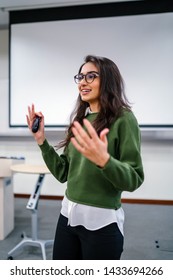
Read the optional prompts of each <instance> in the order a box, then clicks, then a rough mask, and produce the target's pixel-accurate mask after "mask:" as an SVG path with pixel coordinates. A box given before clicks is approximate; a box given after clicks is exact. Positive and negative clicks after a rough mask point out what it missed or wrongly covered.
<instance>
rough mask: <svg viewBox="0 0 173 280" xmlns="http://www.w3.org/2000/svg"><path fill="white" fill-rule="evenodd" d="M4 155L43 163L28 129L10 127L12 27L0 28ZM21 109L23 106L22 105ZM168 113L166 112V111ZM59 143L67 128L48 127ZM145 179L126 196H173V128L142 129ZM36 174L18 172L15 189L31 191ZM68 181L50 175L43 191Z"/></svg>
mask: <svg viewBox="0 0 173 280" xmlns="http://www.w3.org/2000/svg"><path fill="white" fill-rule="evenodd" d="M0 99H1V102H0V156H24V157H25V159H26V160H25V161H26V163H29V164H40V163H41V164H42V163H43V160H42V157H41V154H40V151H39V148H38V146H37V145H36V144H35V142H34V140H33V138H32V137H31V136H30V133H29V131H28V130H27V129H9V128H8V31H7V30H0ZM19 109H20V108H19ZM162 113H166V112H164V111H163V112H162ZM46 133H47V138H48V140H49V141H50V143H51V144H52V145H55V144H56V143H57V141H59V140H60V139H61V138H62V137H63V132H60V131H47V132H46ZM141 133H142V157H143V164H144V170H145V182H144V183H143V185H142V186H141V188H139V190H137V191H135V192H134V193H127V192H124V194H123V198H136V199H158V200H173V190H172V184H173V141H172V139H173V131H165V130H162V131H141ZM36 180H37V176H36V175H25V174H15V175H14V193H16V194H17V193H22V194H30V193H31V192H32V190H33V187H34V184H35V183H36ZM65 188H66V184H60V183H58V182H57V181H56V180H55V179H54V177H53V176H52V175H46V177H45V180H44V183H43V187H42V194H46V195H55V196H58V195H63V194H64V191H65Z"/></svg>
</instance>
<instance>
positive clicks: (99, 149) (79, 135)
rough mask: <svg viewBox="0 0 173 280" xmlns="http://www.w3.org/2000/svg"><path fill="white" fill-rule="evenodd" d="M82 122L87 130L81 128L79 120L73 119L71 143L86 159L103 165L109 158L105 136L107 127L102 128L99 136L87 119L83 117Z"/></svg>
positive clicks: (107, 130)
mask: <svg viewBox="0 0 173 280" xmlns="http://www.w3.org/2000/svg"><path fill="white" fill-rule="evenodd" d="M83 123H84V125H85V127H86V129H87V131H86V130H84V129H83V127H82V126H81V125H80V124H79V122H77V121H75V122H74V123H73V127H72V132H73V135H74V137H72V138H71V143H72V144H73V146H74V147H75V148H76V149H77V150H78V151H79V152H80V153H81V154H82V155H84V156H85V157H86V158H87V159H89V160H91V161H92V162H93V163H95V164H96V165H98V166H99V167H104V166H105V164H106V163H107V162H108V160H109V158H110V155H109V153H108V150H107V148H108V141H107V136H106V135H107V134H108V132H109V129H108V128H105V129H103V130H102V131H101V133H100V137H99V136H98V135H97V133H96V131H95V129H94V127H93V126H92V124H91V123H90V122H89V121H88V120H87V119H84V120H83Z"/></svg>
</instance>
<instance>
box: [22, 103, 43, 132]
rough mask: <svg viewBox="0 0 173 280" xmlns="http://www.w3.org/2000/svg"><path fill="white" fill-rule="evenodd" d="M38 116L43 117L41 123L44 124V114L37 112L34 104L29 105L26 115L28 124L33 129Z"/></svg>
mask: <svg viewBox="0 0 173 280" xmlns="http://www.w3.org/2000/svg"><path fill="white" fill-rule="evenodd" d="M36 116H39V117H41V123H42V124H44V116H43V114H42V113H41V112H35V106H34V104H32V105H31V106H28V115H26V121H27V124H28V127H29V128H30V129H31V127H32V124H33V121H34V119H35V117H36Z"/></svg>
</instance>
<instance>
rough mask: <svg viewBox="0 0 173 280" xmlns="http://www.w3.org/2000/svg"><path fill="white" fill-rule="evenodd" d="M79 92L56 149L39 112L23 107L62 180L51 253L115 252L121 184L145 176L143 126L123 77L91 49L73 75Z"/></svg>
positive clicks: (86, 255) (107, 255)
mask: <svg viewBox="0 0 173 280" xmlns="http://www.w3.org/2000/svg"><path fill="white" fill-rule="evenodd" d="M74 79H75V82H76V83H77V84H78V90H79V96H78V100H77V104H76V108H75V110H74V112H73V114H72V116H71V123H70V125H69V128H68V131H67V136H66V138H65V140H63V141H62V142H60V143H59V145H58V147H64V152H63V154H61V155H60V156H59V155H58V154H57V152H56V151H55V149H54V148H53V147H52V146H50V145H49V144H48V141H47V140H46V138H45V134H44V116H43V114H42V113H41V112H37V113H36V112H35V108H34V105H32V106H31V107H28V115H27V122H28V126H29V128H30V129H31V128H32V124H33V121H34V119H35V117H36V115H38V116H40V117H41V122H40V128H39V130H38V132H36V133H35V134H33V135H34V138H35V140H36V141H37V143H38V145H39V147H40V149H41V151H42V155H43V159H44V161H45V163H46V165H47V166H48V168H49V170H50V172H51V173H52V174H53V175H54V176H55V178H56V179H57V180H59V181H60V182H62V183H63V182H66V181H67V189H66V192H65V196H64V199H63V201H62V209H61V213H60V216H59V219H58V224H57V229H56V234H55V241H54V248H53V259H61V260H70V259H85V260H88V259H93V260H94V259H96V260H98V259H105V260H113V259H120V257H121V254H122V251H123V240H124V236H123V222H124V212H123V209H122V207H121V194H122V192H123V191H129V192H132V191H134V190H136V189H137V188H138V187H139V186H140V185H141V184H142V182H143V180H144V173H143V166H142V159H141V153H140V145H141V143H140V140H141V139H140V130H139V126H138V123H137V120H136V118H135V116H134V114H133V113H132V111H131V108H130V106H129V103H128V100H127V98H126V95H125V93H124V85H123V79H122V77H121V74H120V72H119V69H118V67H117V66H116V64H115V63H114V62H113V61H111V60H110V59H108V58H105V57H97V56H92V55H88V56H87V57H86V58H85V61H84V63H83V64H82V66H81V67H80V68H79V72H78V74H77V75H76V76H74Z"/></svg>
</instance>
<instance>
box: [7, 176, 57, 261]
mask: <svg viewBox="0 0 173 280" xmlns="http://www.w3.org/2000/svg"><path fill="white" fill-rule="evenodd" d="M44 177H45V174H39V177H38V180H37V183H36V186H35V189H34V191H33V193H32V194H31V196H30V198H29V200H28V203H27V206H26V208H27V209H28V210H30V211H31V230H32V235H31V237H27V235H26V233H25V232H23V233H22V235H21V237H22V238H23V239H22V241H21V242H19V243H18V244H17V245H16V246H15V247H14V248H13V249H12V250H10V251H9V252H8V259H11V260H12V259H13V255H14V254H15V253H16V252H17V251H18V250H19V249H22V248H23V247H25V246H34V247H40V248H41V251H42V256H43V260H46V246H48V245H52V244H53V240H42V239H38V236H37V233H38V215H37V211H38V202H39V197H40V190H41V186H42V183H43V179H44Z"/></svg>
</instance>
